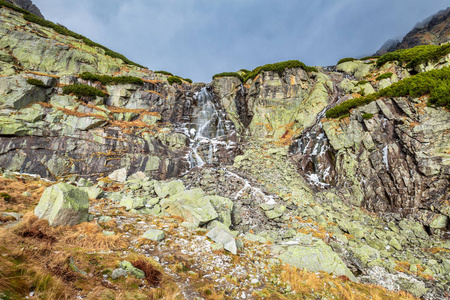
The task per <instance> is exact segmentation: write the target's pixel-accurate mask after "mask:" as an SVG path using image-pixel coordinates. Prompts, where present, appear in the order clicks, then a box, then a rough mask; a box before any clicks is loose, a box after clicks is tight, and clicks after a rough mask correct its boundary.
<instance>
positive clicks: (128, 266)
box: [119, 260, 145, 279]
mask: <svg viewBox="0 0 450 300" xmlns="http://www.w3.org/2000/svg"><path fill="white" fill-rule="evenodd" d="M119 267H120V268H121V269H124V270H125V271H127V272H128V273H130V274H131V275H133V276H134V277H136V278H138V279H143V278H145V273H144V271H142V270H139V269H138V268H135V267H134V266H133V265H132V264H131V263H130V262H129V261H126V260H124V261H122V262H121V263H120V264H119Z"/></svg>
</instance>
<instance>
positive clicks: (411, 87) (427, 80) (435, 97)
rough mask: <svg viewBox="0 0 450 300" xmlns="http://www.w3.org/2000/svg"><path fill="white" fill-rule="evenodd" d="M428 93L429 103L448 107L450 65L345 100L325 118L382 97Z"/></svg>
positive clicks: (341, 113)
mask: <svg viewBox="0 0 450 300" xmlns="http://www.w3.org/2000/svg"><path fill="white" fill-rule="evenodd" d="M423 95H430V98H429V105H436V106H443V107H445V108H447V109H450V67H444V68H442V69H440V70H432V71H428V72H424V73H420V74H417V75H415V76H412V77H409V78H405V79H403V80H401V81H399V82H396V83H394V84H392V85H391V86H389V87H387V88H384V89H382V90H380V91H379V92H377V93H374V94H371V95H369V96H366V97H359V98H353V99H350V100H347V101H345V102H343V103H341V104H339V105H337V106H335V107H333V108H331V109H329V110H328V111H327V112H326V116H327V118H338V117H340V116H343V115H346V114H348V113H349V112H350V110H351V109H352V108H356V107H359V106H362V105H366V104H369V103H370V102H372V101H375V100H377V99H380V98H382V97H406V96H412V97H420V96H423Z"/></svg>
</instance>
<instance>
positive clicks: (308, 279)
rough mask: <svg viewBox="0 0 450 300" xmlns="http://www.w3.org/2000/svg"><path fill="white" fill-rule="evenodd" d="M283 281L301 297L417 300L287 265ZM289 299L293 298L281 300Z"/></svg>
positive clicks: (400, 293)
mask: <svg viewBox="0 0 450 300" xmlns="http://www.w3.org/2000/svg"><path fill="white" fill-rule="evenodd" d="M281 279H282V281H283V282H289V283H290V286H291V287H292V290H294V291H295V292H296V294H297V295H299V296H300V295H311V294H315V295H321V297H324V298H326V299H342V300H344V299H345V300H358V299H373V300H384V299H392V300H396V299H398V300H400V299H402V300H403V299H404V300H406V299H411V300H412V299H416V298H414V297H413V296H411V295H410V294H407V293H405V292H390V291H387V290H386V289H384V288H382V287H379V286H374V285H366V284H360V283H355V282H352V281H350V280H349V279H348V278H347V277H346V276H337V277H336V276H332V275H329V274H327V273H312V272H307V271H301V270H298V269H296V268H294V267H290V266H287V265H284V266H282V272H281ZM289 298H291V297H286V298H279V299H289ZM301 298H303V297H301ZM273 299H277V298H273Z"/></svg>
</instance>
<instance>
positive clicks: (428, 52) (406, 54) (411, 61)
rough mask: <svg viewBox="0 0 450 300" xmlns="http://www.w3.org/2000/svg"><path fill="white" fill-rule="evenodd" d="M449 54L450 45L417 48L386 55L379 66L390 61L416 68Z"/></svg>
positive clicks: (379, 61) (379, 62) (378, 61)
mask: <svg viewBox="0 0 450 300" xmlns="http://www.w3.org/2000/svg"><path fill="white" fill-rule="evenodd" d="M449 53H450V44H446V45H442V46H436V45H425V46H417V47H414V48H411V49H401V50H397V51H394V52H390V53H386V54H384V55H383V56H381V57H380V58H379V59H378V60H377V66H378V67H380V66H382V65H384V64H385V63H387V62H390V61H398V62H400V63H406V67H407V68H414V67H416V66H418V65H420V64H421V63H424V62H427V61H437V60H439V59H440V58H442V57H444V56H445V55H447V54H449Z"/></svg>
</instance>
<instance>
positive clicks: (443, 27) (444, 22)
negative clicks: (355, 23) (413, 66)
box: [375, 7, 450, 55]
mask: <svg viewBox="0 0 450 300" xmlns="http://www.w3.org/2000/svg"><path fill="white" fill-rule="evenodd" d="M449 41H450V7H449V8H447V9H445V10H442V11H440V12H438V13H437V14H435V15H433V16H431V17H429V18H427V19H425V20H424V21H422V22H420V23H418V24H417V25H416V26H415V27H414V29H413V30H411V31H410V32H408V34H407V35H406V36H405V37H404V38H403V40H402V41H394V40H389V41H388V42H386V43H385V44H384V45H383V46H382V47H381V48H380V49H379V50H378V51H377V52H376V53H375V55H383V54H385V53H388V52H393V51H395V50H399V49H409V48H413V47H415V46H419V45H441V44H443V43H447V42H449Z"/></svg>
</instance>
